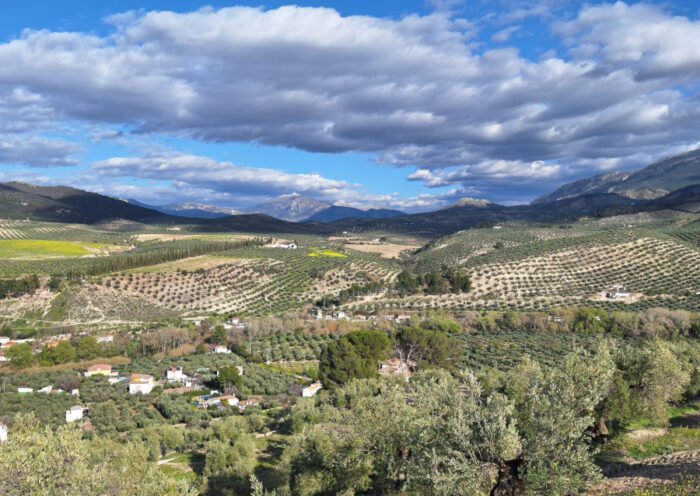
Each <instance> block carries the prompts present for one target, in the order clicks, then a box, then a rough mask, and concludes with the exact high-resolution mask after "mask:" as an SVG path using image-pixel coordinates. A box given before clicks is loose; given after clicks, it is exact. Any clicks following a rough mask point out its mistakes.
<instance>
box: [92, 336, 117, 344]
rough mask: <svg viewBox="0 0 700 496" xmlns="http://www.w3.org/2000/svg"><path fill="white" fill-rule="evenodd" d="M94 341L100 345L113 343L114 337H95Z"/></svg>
mask: <svg viewBox="0 0 700 496" xmlns="http://www.w3.org/2000/svg"><path fill="white" fill-rule="evenodd" d="M95 339H97V342H98V343H101V344H104V343H113V342H114V336H97V338H95Z"/></svg>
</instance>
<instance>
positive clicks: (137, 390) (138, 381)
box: [129, 374, 156, 394]
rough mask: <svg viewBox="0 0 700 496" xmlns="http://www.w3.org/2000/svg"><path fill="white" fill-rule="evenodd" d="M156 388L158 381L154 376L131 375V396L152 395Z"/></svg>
mask: <svg viewBox="0 0 700 496" xmlns="http://www.w3.org/2000/svg"><path fill="white" fill-rule="evenodd" d="M154 387H156V381H155V379H154V378H153V376H152V375H148V374H131V376H130V377H129V394H150V392H151V391H153V388H154Z"/></svg>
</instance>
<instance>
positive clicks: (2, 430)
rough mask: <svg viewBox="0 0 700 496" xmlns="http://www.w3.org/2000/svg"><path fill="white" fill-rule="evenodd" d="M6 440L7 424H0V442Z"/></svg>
mask: <svg viewBox="0 0 700 496" xmlns="http://www.w3.org/2000/svg"><path fill="white" fill-rule="evenodd" d="M5 442H7V426H6V425H5V424H0V444H2V443H5Z"/></svg>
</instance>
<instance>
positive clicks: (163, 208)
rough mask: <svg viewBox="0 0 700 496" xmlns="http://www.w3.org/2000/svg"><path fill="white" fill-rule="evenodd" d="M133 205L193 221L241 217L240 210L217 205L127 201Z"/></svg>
mask: <svg viewBox="0 0 700 496" xmlns="http://www.w3.org/2000/svg"><path fill="white" fill-rule="evenodd" d="M125 201H127V202H129V203H131V204H132V205H137V206H139V207H144V208H148V209H150V210H156V211H157V212H161V213H164V214H166V215H174V216H176V217H177V216H179V217H190V218H193V219H219V218H221V217H228V216H231V215H240V214H241V213H242V212H241V211H240V210H235V209H233V208H224V207H217V206H215V205H206V204H204V203H192V202H190V203H170V204H168V205H148V204H146V203H142V202H140V201H138V200H134V199H132V198H130V199H128V200H125Z"/></svg>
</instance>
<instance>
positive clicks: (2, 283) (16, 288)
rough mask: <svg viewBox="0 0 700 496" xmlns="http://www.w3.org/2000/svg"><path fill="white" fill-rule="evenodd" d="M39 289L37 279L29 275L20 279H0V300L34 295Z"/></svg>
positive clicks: (39, 284)
mask: <svg viewBox="0 0 700 496" xmlns="http://www.w3.org/2000/svg"><path fill="white" fill-rule="evenodd" d="M40 287H41V283H40V282H39V278H38V277H37V276H36V275H30V276H26V277H23V278H21V279H0V300H1V299H3V298H10V297H17V296H22V295H24V294H31V293H34V291H36V290H37V289H39V288H40Z"/></svg>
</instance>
